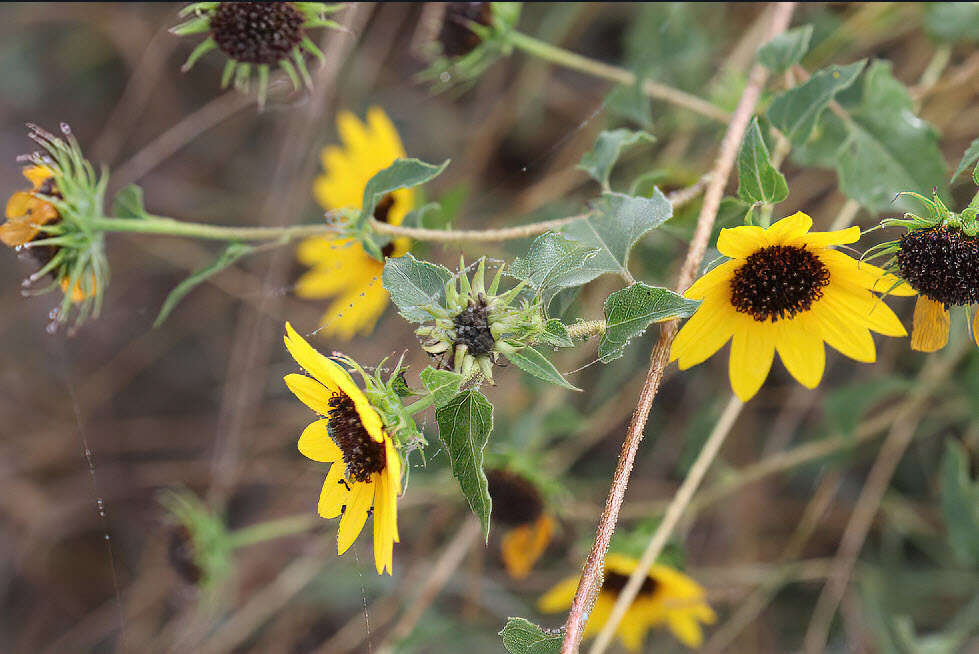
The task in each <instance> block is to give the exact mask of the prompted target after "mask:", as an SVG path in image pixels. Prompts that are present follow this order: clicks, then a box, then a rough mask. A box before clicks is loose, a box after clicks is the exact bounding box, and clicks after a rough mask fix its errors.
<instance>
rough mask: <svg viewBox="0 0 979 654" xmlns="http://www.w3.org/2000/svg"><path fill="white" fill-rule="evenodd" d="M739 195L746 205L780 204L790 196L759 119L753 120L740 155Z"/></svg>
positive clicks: (746, 133) (742, 144)
mask: <svg viewBox="0 0 979 654" xmlns="http://www.w3.org/2000/svg"><path fill="white" fill-rule="evenodd" d="M738 179H739V182H738V196H739V197H740V198H741V199H742V200H745V201H746V202H763V203H765V204H777V203H779V202H781V201H782V200H784V199H785V198H786V197H787V196H788V194H789V186H788V184H787V183H786V182H785V176H784V175H783V174H782V173H780V172H779V171H778V170H776V169H775V166H773V165H772V160H771V157H770V156H769V154H768V148H767V147H765V139H764V138H762V135H761V129H760V128H759V127H758V117H757V116H756V117H754V118H752V119H751V124H750V125H748V130H747V131H746V132H745V135H744V141H742V142H741V151H740V152H738Z"/></svg>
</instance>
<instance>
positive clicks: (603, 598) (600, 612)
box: [582, 593, 634, 638]
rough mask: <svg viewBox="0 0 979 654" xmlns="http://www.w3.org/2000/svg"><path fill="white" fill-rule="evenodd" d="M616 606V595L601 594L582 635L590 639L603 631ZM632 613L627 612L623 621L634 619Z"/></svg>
mask: <svg viewBox="0 0 979 654" xmlns="http://www.w3.org/2000/svg"><path fill="white" fill-rule="evenodd" d="M614 606H615V596H614V595H611V594H610V593H599V594H598V599H597V600H595V605H594V606H592V609H591V614H590V615H589V616H588V622H586V623H585V631H584V632H583V633H582V636H583V637H585V638H588V637H590V636H594V635H595V634H597V633H598V632H599V631H601V629H602V627H604V626H605V623H606V622H608V618H609V616H610V615H611V614H612V607H614ZM630 613H631V611H626V614H625V617H624V618H623V619H628V618H630V617H634V616H631V615H630Z"/></svg>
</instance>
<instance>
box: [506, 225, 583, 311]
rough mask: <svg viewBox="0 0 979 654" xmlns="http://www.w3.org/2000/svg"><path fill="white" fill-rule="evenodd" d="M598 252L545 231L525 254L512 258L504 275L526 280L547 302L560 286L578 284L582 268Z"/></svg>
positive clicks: (565, 286)
mask: <svg viewBox="0 0 979 654" xmlns="http://www.w3.org/2000/svg"><path fill="white" fill-rule="evenodd" d="M597 254H598V249H597V248H594V247H589V246H586V245H582V244H581V243H579V242H578V241H574V240H571V239H569V238H565V237H564V236H562V235H561V234H557V233H554V232H547V233H546V234H541V235H540V236H538V237H537V238H535V239H534V242H533V243H531V244H530V248H529V249H528V250H527V256H525V257H518V258H516V259H514V261H513V263H512V264H510V267H509V270H508V271H507V274H508V275H510V276H511V277H514V278H516V279H520V280H523V281H526V282H527V284H528V285H530V287H531V288H533V289H534V290H536V291H537V292H538V293H539V294H540V295H541V296H542V297H543V298H544V300H545V304H546V303H547V301H549V300H550V298H551V297H553V296H554V293H556V292H557V291H559V290H561V289H562V288H567V287H569V286H577V285H579V283H580V282H579V281H578V280H579V279H580V277H581V270H582V269H583V268H585V267H586V266H587V265H588V262H589V261H590V260H591V259H593V258H594V257H595V256H596V255H597Z"/></svg>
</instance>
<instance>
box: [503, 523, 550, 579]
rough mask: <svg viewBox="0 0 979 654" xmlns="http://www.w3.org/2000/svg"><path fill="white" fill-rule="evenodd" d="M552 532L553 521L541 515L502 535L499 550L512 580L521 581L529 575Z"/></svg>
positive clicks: (548, 541)
mask: <svg viewBox="0 0 979 654" xmlns="http://www.w3.org/2000/svg"><path fill="white" fill-rule="evenodd" d="M553 532H554V519H553V518H551V516H549V515H542V516H540V517H539V518H538V519H537V520H535V521H534V522H532V523H529V524H524V525H519V526H516V527H513V528H511V529H510V530H508V531H507V532H506V533H505V534H504V535H503V541H502V543H501V544H500V550H501V552H502V554H503V564H504V566H505V567H506V570H507V572H508V573H509V575H510V576H511V577H512V578H513V579H523V578H525V577H526V576H527V575H528V574H530V570H531V568H533V567H534V563H536V562H537V559H539V558H540V556H541V554H543V553H544V550H546V549H547V544H548V543H550V542H551V534H552V533H553Z"/></svg>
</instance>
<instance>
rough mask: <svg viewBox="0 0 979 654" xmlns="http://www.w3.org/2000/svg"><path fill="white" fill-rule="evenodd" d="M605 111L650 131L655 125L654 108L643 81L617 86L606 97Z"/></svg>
mask: <svg viewBox="0 0 979 654" xmlns="http://www.w3.org/2000/svg"><path fill="white" fill-rule="evenodd" d="M603 105H604V107H605V109H607V110H608V111H609V112H611V113H612V114H615V115H617V116H619V117H621V118H625V119H626V120H631V121H632V122H634V123H636V124H638V125H640V126H641V127H644V128H646V129H649V128H650V127H652V125H653V108H652V104H651V103H650V100H649V96H648V95H646V94H645V93H644V92H643V90H642V80H636V83H635V84H629V85H620V86H616V87H615V88H614V89H612V91H611V92H610V93H609V94H608V95H607V96H605V102H604V103H603Z"/></svg>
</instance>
